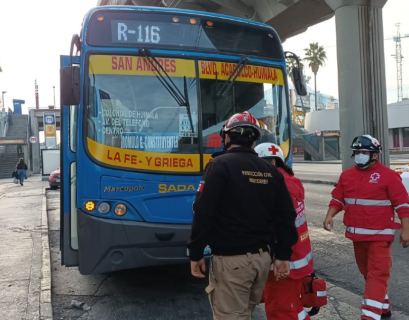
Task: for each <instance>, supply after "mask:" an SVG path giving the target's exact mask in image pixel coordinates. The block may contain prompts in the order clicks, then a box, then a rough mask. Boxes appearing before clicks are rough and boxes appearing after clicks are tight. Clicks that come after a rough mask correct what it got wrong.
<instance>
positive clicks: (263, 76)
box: [89, 55, 284, 85]
mask: <svg viewBox="0 0 409 320" xmlns="http://www.w3.org/2000/svg"><path fill="white" fill-rule="evenodd" d="M151 61H152V62H153V63H155V62H154V61H153V60H151ZM157 61H158V62H159V64H160V65H161V66H162V67H163V69H164V70H165V71H166V73H167V74H168V75H169V76H172V77H188V78H194V77H195V76H196V75H195V64H194V61H193V60H185V59H173V58H157ZM198 63H199V77H200V78H201V79H213V80H214V79H216V73H217V79H218V80H222V81H223V80H227V79H228V78H229V77H230V75H231V73H232V72H233V70H234V68H235V67H236V64H235V63H230V62H218V61H203V60H199V61H198ZM158 69H159V67H158ZM154 70H155V69H154V68H153V67H152V65H151V64H150V63H149V61H148V60H147V59H146V58H144V57H133V56H117V55H93V56H91V57H90V62H89V72H90V74H109V75H135V76H136V75H137V76H155V75H156V72H155V71H154ZM236 81H242V82H253V83H271V84H279V85H284V77H283V73H282V71H281V70H280V69H276V68H270V67H262V66H254V65H246V66H245V67H244V69H243V70H242V72H241V73H240V74H239V76H238V77H237V79H236Z"/></svg>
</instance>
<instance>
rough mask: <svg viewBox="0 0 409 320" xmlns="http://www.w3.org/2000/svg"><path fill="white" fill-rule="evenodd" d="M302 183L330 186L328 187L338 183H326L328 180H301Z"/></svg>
mask: <svg viewBox="0 0 409 320" xmlns="http://www.w3.org/2000/svg"><path fill="white" fill-rule="evenodd" d="M300 180H301V182H302V183H315V184H328V185H331V186H333V185H335V184H337V181H326V180H312V179H300Z"/></svg>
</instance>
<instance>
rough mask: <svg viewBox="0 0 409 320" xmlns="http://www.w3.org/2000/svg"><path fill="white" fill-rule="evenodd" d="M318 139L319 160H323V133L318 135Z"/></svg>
mask: <svg viewBox="0 0 409 320" xmlns="http://www.w3.org/2000/svg"><path fill="white" fill-rule="evenodd" d="M318 141H319V150H320V158H321V159H320V160H321V161H325V138H324V133H322V134H321V136H320V137H318Z"/></svg>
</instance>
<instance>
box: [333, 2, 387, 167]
mask: <svg viewBox="0 0 409 320" xmlns="http://www.w3.org/2000/svg"><path fill="white" fill-rule="evenodd" d="M325 1H326V2H327V4H328V5H329V6H330V7H331V8H332V9H333V10H334V11H335V22H336V29H337V55H338V89H339V104H340V108H339V111H340V127H341V137H340V147H341V159H342V169H343V170H345V169H347V168H349V167H351V166H352V165H353V160H352V159H351V158H350V155H351V150H350V148H349V147H350V145H351V142H352V139H353V138H354V137H355V136H358V135H362V134H370V135H372V136H374V137H375V138H377V139H378V140H379V142H380V143H381V144H382V145H383V150H384V152H383V153H382V154H381V156H380V158H381V161H382V163H383V164H385V165H387V166H389V141H388V140H389V139H388V113H387V104H386V80H385V58H384V45H383V41H384V40H383V23H382V8H383V6H384V5H385V3H386V1H387V0H325Z"/></svg>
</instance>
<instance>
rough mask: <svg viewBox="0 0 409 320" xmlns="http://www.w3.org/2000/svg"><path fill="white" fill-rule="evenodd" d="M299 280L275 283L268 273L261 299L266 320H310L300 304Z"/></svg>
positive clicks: (271, 275)
mask: <svg viewBox="0 0 409 320" xmlns="http://www.w3.org/2000/svg"><path fill="white" fill-rule="evenodd" d="M302 290H303V284H302V281H301V280H294V279H290V278H286V279H284V280H279V281H276V280H275V277H274V272H273V271H270V273H269V274H268V279H267V283H266V286H265V287H264V292H263V297H264V303H265V308H266V315H267V319H268V320H276V319H280V320H310V316H309V315H308V313H307V312H305V311H304V308H303V305H302V302H301V292H302Z"/></svg>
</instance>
